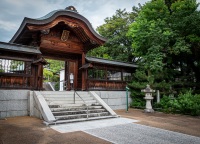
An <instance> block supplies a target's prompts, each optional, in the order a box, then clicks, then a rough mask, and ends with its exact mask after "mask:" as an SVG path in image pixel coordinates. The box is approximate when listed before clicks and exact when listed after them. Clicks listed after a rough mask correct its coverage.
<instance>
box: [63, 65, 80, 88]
mask: <svg viewBox="0 0 200 144" xmlns="http://www.w3.org/2000/svg"><path fill="white" fill-rule="evenodd" d="M66 64H67V68H65V78H66V79H67V83H68V86H67V88H68V90H71V89H77V74H78V64H77V61H68V62H66ZM70 74H73V77H74V80H73V84H71V83H70Z"/></svg>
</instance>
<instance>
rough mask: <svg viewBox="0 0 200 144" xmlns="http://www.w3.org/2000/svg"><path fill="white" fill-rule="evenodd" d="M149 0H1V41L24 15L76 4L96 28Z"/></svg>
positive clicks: (12, 30)
mask: <svg viewBox="0 0 200 144" xmlns="http://www.w3.org/2000/svg"><path fill="white" fill-rule="evenodd" d="M147 1H149V0H0V2H1V3H0V41H4V42H8V41H9V40H10V39H11V38H12V36H13V35H14V34H15V32H16V31H17V29H18V28H19V26H20V24H21V22H22V20H23V19H24V17H29V18H39V17H42V16H44V15H46V14H48V13H49V12H51V11H53V10H57V9H65V8H66V7H68V6H74V7H75V8H76V9H77V11H78V12H79V14H81V15H83V16H84V17H86V18H87V19H88V20H89V21H90V23H92V26H93V27H94V29H96V28H97V26H100V25H102V24H103V23H104V19H105V18H106V17H111V16H112V15H114V14H115V12H116V10H117V9H126V10H127V11H128V12H130V11H131V9H132V7H133V6H138V3H140V4H142V5H143V4H144V3H145V2H147ZM197 1H199V2H200V0H197Z"/></svg>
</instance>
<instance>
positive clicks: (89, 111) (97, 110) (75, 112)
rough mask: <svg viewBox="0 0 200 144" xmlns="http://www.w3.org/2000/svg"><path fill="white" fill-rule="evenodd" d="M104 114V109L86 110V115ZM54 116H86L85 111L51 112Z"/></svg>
mask: <svg viewBox="0 0 200 144" xmlns="http://www.w3.org/2000/svg"><path fill="white" fill-rule="evenodd" d="M101 112H106V110H105V109H90V110H88V113H101ZM52 113H53V115H54V116H59V115H74V114H86V113H87V110H76V111H56V112H52Z"/></svg>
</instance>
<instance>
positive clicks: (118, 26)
mask: <svg viewBox="0 0 200 144" xmlns="http://www.w3.org/2000/svg"><path fill="white" fill-rule="evenodd" d="M138 12H139V8H137V7H133V11H132V12H131V13H128V12H126V11H125V9H124V10H120V9H119V10H117V11H116V13H115V15H113V16H112V17H108V18H106V19H105V20H104V21H105V24H103V25H101V26H99V27H98V28H97V31H98V32H99V33H100V34H101V35H102V36H104V37H105V38H107V42H106V43H105V45H104V46H102V47H99V48H96V49H94V50H92V51H90V52H88V54H87V55H88V56H95V57H100V58H106V59H110V60H112V59H113V60H119V61H125V62H132V61H133V59H134V56H133V55H132V48H131V42H130V40H129V38H128V37H127V36H126V33H127V31H128V28H129V25H130V24H131V23H132V22H133V21H134V18H135V17H136V16H137V14H138Z"/></svg>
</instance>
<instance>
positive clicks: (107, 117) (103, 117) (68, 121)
mask: <svg viewBox="0 0 200 144" xmlns="http://www.w3.org/2000/svg"><path fill="white" fill-rule="evenodd" d="M111 118H117V116H101V117H89V118H81V119H70V120H57V121H56V122H53V123H47V122H44V123H45V124H46V125H56V124H65V123H74V122H83V121H91V120H100V119H111Z"/></svg>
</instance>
